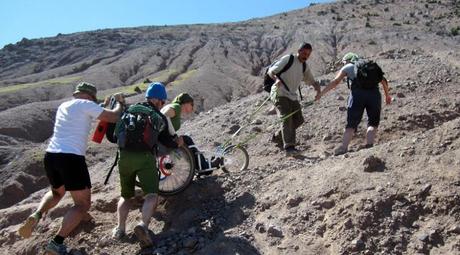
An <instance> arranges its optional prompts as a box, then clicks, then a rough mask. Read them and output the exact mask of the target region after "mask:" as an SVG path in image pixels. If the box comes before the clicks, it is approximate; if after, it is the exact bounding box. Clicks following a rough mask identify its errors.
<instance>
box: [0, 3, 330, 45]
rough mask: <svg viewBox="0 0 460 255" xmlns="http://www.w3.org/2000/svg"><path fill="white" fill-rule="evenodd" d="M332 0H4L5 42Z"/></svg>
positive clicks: (226, 17) (225, 17) (247, 14)
mask: <svg viewBox="0 0 460 255" xmlns="http://www.w3.org/2000/svg"><path fill="white" fill-rule="evenodd" d="M324 2H332V1H330V0H310V1H306V0H195V1H191V0H1V1H0V48H3V46H4V45H6V44H9V43H16V42H18V41H20V40H21V39H22V38H24V37H25V38H28V39H34V38H41V37H50V36H56V35H57V34H58V33H62V34H68V33H74V32H81V31H90V30H96V29H103V28H120V27H137V26H145V25H176V24H195V23H221V22H234V21H242V20H247V19H251V18H256V17H265V16H269V15H273V14H277V13H281V12H285V11H290V10H295V9H299V8H304V7H307V6H308V5H309V4H310V3H324Z"/></svg>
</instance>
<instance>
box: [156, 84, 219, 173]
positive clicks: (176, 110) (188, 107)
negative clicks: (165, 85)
mask: <svg viewBox="0 0 460 255" xmlns="http://www.w3.org/2000/svg"><path fill="white" fill-rule="evenodd" d="M192 112H193V98H192V97H191V96H190V95H189V94H187V93H181V94H179V95H177V96H176V97H175V98H174V100H173V101H172V102H171V103H170V104H167V105H165V106H163V108H162V109H161V113H163V115H165V116H166V118H167V120H168V130H169V133H170V134H171V135H172V136H174V137H176V139H180V138H182V139H183V141H184V144H186V145H187V147H188V148H189V149H190V151H191V152H192V153H193V155H194V160H195V162H194V163H195V168H196V169H198V170H205V169H210V168H217V167H219V166H221V165H222V164H223V162H222V161H223V160H222V159H221V158H216V159H213V160H212V162H211V164H209V162H208V161H207V160H206V159H205V157H204V156H203V154H202V153H199V150H198V149H197V147H196V146H195V143H194V142H193V139H192V138H191V137H190V136H187V135H182V136H180V137H179V136H178V135H177V133H176V132H177V131H178V130H179V129H180V127H181V122H182V119H181V116H182V114H191V113H192ZM198 158H199V160H200V161H199V162H200V163H201V169H199V164H198ZM208 173H209V174H211V173H212V171H210V172H208Z"/></svg>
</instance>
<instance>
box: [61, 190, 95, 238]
mask: <svg viewBox="0 0 460 255" xmlns="http://www.w3.org/2000/svg"><path fill="white" fill-rule="evenodd" d="M69 192H70V194H71V195H72V198H73V201H74V203H75V205H74V206H73V207H72V208H70V210H69V211H67V213H66V214H65V215H64V219H63V220H62V225H61V228H60V229H59V232H58V235H59V236H62V237H67V236H68V235H69V234H70V232H72V230H74V229H75V228H76V227H77V226H78V224H80V221H81V220H82V219H83V217H84V216H85V214H86V213H87V212H88V210H89V208H90V206H91V190H90V189H89V188H86V189H83V190H75V191H69Z"/></svg>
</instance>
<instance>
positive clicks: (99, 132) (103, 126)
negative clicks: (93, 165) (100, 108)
mask: <svg viewBox="0 0 460 255" xmlns="http://www.w3.org/2000/svg"><path fill="white" fill-rule="evenodd" d="M108 125H109V123H108V122H106V121H99V123H98V124H97V127H96V130H94V134H93V139H92V141H93V142H96V143H101V142H102V139H104V135H105V133H106V132H107V126H108Z"/></svg>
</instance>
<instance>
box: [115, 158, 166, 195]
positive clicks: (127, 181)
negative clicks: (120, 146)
mask: <svg viewBox="0 0 460 255" xmlns="http://www.w3.org/2000/svg"><path fill="white" fill-rule="evenodd" d="M118 171H119V173H120V185H121V196H122V197H123V198H131V197H133V196H134V186H135V184H136V177H137V178H138V180H139V182H140V184H141V188H142V191H143V192H144V193H145V194H152V193H156V194H158V182H159V177H158V169H157V165H156V159H155V157H154V156H153V154H152V153H151V152H149V151H141V152H137V151H136V152H133V151H125V150H121V151H120V159H119V160H118Z"/></svg>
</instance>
